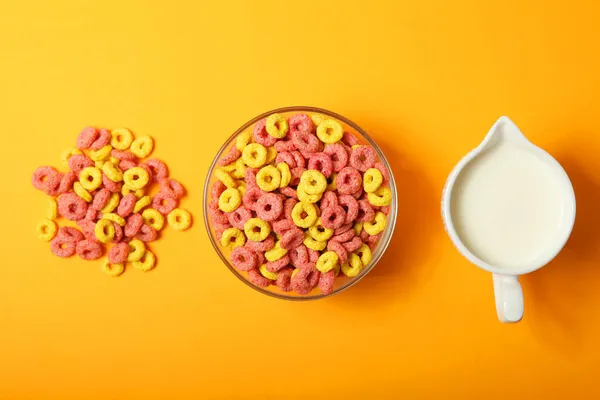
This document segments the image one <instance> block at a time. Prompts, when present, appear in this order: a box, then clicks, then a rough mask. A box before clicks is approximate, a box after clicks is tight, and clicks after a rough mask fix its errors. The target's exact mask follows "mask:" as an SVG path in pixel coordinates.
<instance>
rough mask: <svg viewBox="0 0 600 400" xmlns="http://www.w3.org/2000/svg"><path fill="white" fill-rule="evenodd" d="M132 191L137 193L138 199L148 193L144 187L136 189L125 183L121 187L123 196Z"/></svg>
mask: <svg viewBox="0 0 600 400" xmlns="http://www.w3.org/2000/svg"><path fill="white" fill-rule="evenodd" d="M130 193H133V194H134V195H135V197H137V198H138V199H141V198H142V197H144V195H145V194H146V192H145V191H144V189H137V190H135V189H132V188H130V187H129V186H127V185H123V187H122V188H121V194H122V195H123V196H127V195H128V194H130Z"/></svg>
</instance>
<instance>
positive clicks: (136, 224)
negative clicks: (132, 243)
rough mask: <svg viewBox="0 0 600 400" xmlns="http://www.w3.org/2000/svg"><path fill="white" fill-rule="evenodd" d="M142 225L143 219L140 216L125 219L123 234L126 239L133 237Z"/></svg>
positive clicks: (134, 215)
mask: <svg viewBox="0 0 600 400" xmlns="http://www.w3.org/2000/svg"><path fill="white" fill-rule="evenodd" d="M142 225H144V218H143V217H142V215H141V214H138V213H136V214H131V215H130V216H129V217H127V221H126V223H125V229H124V233H125V236H127V237H134V236H135V235H137V234H138V232H139V231H140V229H142Z"/></svg>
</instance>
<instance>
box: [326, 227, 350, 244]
mask: <svg viewBox="0 0 600 400" xmlns="http://www.w3.org/2000/svg"><path fill="white" fill-rule="evenodd" d="M354 236H356V233H355V232H354V229H348V230H347V231H345V232H342V233H339V234H337V235H334V236H333V237H332V238H331V241H332V242H340V243H346V242H349V241H350V240H352V239H353V238H354Z"/></svg>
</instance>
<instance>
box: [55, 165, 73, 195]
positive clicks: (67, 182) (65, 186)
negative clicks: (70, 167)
mask: <svg viewBox="0 0 600 400" xmlns="http://www.w3.org/2000/svg"><path fill="white" fill-rule="evenodd" d="M76 180H77V174H76V173H75V172H73V171H69V172H67V173H66V174H64V175H63V177H62V178H61V179H60V184H59V185H58V194H63V193H67V192H68V191H70V190H71V189H73V184H74V183H75V181H76Z"/></svg>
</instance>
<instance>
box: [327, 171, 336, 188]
mask: <svg viewBox="0 0 600 400" xmlns="http://www.w3.org/2000/svg"><path fill="white" fill-rule="evenodd" d="M336 179H337V172H334V173H333V174H331V176H330V177H329V179H328V180H327V190H331V191H332V192H333V191H336V190H337V182H336Z"/></svg>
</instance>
